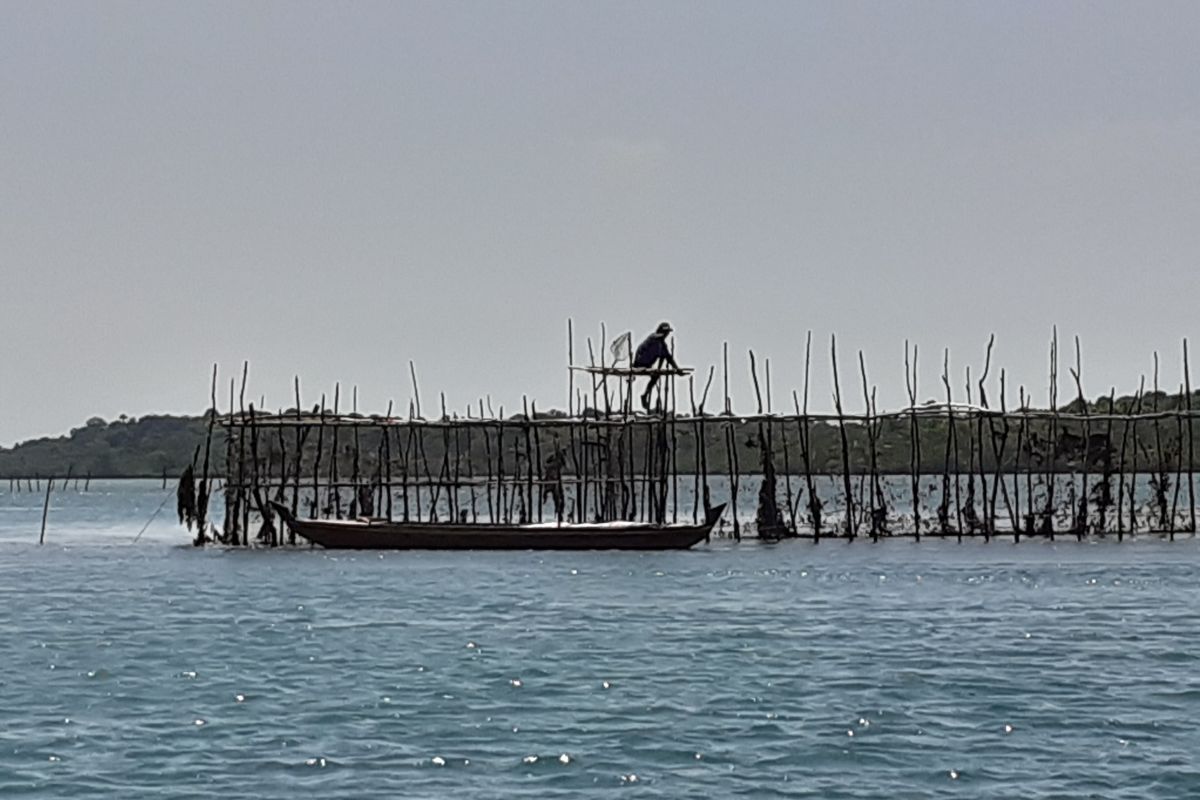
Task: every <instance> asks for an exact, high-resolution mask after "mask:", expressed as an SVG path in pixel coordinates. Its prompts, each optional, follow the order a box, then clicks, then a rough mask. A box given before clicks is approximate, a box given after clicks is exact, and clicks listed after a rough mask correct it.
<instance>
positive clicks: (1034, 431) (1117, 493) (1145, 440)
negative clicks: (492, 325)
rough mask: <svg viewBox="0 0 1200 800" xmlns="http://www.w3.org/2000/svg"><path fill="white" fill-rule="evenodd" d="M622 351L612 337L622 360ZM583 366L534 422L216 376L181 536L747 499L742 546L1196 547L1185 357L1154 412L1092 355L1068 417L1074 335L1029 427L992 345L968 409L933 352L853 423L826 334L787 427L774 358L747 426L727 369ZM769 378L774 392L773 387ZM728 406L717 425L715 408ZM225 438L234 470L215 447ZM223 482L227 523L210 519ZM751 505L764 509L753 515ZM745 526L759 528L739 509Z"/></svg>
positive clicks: (657, 510) (913, 361)
mask: <svg viewBox="0 0 1200 800" xmlns="http://www.w3.org/2000/svg"><path fill="white" fill-rule="evenodd" d="M604 341H606V337H605V336H604V334H603V333H602V338H601V342H602V343H603V342H604ZM587 347H588V353H589V359H588V362H587V364H586V365H577V364H576V363H575V359H574V332H573V328H572V326H570V325H568V357H569V362H570V363H569V369H570V376H571V377H570V387H569V394H568V404H567V408H566V409H565V410H556V411H549V412H544V411H539V410H538V408H537V406H536V404H535V403H532V402H529V401H528V400H525V401H524V402H523V404H522V407H521V409H520V410H519V411H518V412H517V413H515V414H509V415H507V416H506V415H505V412H504V409H503V408H501V409H499V410H498V411H493V409H492V408H491V404H490V402H488V401H485V400H480V401H478V403H476V404H474V405H472V406H469V407H466V408H464V409H462V410H461V411H452V410H450V409H448V408H447V406H446V402H445V397H444V395H443V396H440V405H439V408H438V410H437V412H436V414H433V415H428V414H426V413H425V411H424V409H423V408H422V403H421V394H420V389H419V386H418V383H417V375H416V370H415V368H413V367H412V365H411V363H410V374H411V377H412V392H413V394H412V399H411V401H410V403H409V407H408V409H407V413H404V414H395V413H394V409H393V408H392V407H391V406H389V407H388V408H387V410H386V412H385V413H383V414H379V415H364V414H362V413H360V412H359V409H358V398H357V390H352V391H351V393H350V394H351V397H350V402H349V408H346V402H345V398H344V397H343V396H342V392H341V389H340V387H338V388H335V389H334V392H333V396H332V398H330V397H327V396H322V397H321V398H320V401H319V402H317V403H315V404H314V405H312V406H311V407H309V406H306V405H304V404H303V403H302V398H301V394H300V381H299V379H298V378H297V379H296V380H295V384H294V397H293V398H292V403H291V407H290V408H286V409H279V410H277V411H274V412H267V411H264V410H263V409H262V408H258V407H255V405H254V404H253V403H250V404H247V403H246V401H245V396H246V381H247V374H248V365H244V366H243V370H242V375H241V388H240V391H236V392H235V390H236V389H237V386H236V384H235V383H234V382H233V381H231V382H230V386H229V403H228V407H227V409H225V410H224V411H218V410H217V409H218V405H217V396H216V395H217V375H216V370H215V368H214V372H213V391H212V398H211V399H212V406H211V408H212V411H211V412H210V414H209V434H208V437H207V440H206V442H205V443H204V445H203V446H202V447H200V448H199V449H198V450H197V453H196V458H195V461H194V463H193V465H192V467H191V468H189V469H188V471H187V472H186V473H185V474H184V476H183V478H182V479H181V481H180V487H179V510H180V516H181V519H184V520H186V521H187V522H188V524H189V527H194V528H195V530H196V531H197V537H196V542H197V543H198V544H203V543H206V542H208V541H212V540H217V541H220V542H223V543H226V544H229V545H234V546H248V545H253V544H258V545H264V546H279V545H284V544H295V539H294V538H293V536H292V535H291V534H289V533H288V532H286V531H284V530H281V525H280V524H279V523H278V522H277V521H276V515H275V514H274V512H273V511H272V506H271V504H272V503H279V504H281V505H284V506H287V507H289V508H290V510H291V512H292V513H293V514H295V515H296V516H298V517H312V518H356V517H381V518H387V519H396V520H404V521H415V520H423V521H429V522H450V521H455V522H462V521H470V522H480V521H484V522H486V521H491V522H503V523H506V524H512V523H517V524H520V523H532V522H540V523H545V522H553V521H556V520H557V521H559V522H577V521H593V520H595V521H609V520H641V521H649V522H657V523H668V522H679V521H684V520H689V519H690V520H693V521H694V520H699V519H702V518H703V516H704V509H706V508H708V507H710V506H712V505H715V504H717V503H720V502H727V501H730V500H732V501H733V502H732V503H731V509H732V510H731V511H727V512H726V520H725V526H724V527H723V533H726V534H728V535H730V536H732V537H733V538H735V539H741V538H742V535H743V533H747V534H753V535H756V536H757V537H759V538H762V539H773V540H774V539H783V538H791V537H803V538H809V539H812V540H814V541H819V540H821V539H824V538H831V537H837V538H846V539H854V538H858V537H869V538H871V539H879V538H882V537H888V536H911V537H915V538H917V539H920V538H921V537H926V536H937V537H956V538H959V539H961V538H964V537H982V538H985V539H990V538H993V537H1000V536H1003V537H1011V538H1013V539H1016V540H1019V539H1020V538H1022V537H1028V536H1046V537H1050V538H1053V537H1056V536H1070V537H1074V538H1080V539H1081V538H1083V537H1084V536H1093V535H1110V534H1111V535H1114V536H1116V537H1118V538H1123V537H1124V536H1126V535H1129V534H1133V533H1146V532H1160V533H1163V534H1164V535H1166V536H1170V537H1172V538H1173V537H1174V535H1175V534H1176V533H1179V532H1188V533H1193V534H1194V533H1195V531H1196V502H1195V492H1196V481H1195V469H1196V466H1197V464H1196V460H1195V448H1194V423H1195V417H1196V414H1197V413H1200V412H1195V411H1193V409H1192V400H1193V395H1192V391H1191V386H1190V370H1189V367H1188V363H1187V342H1186V341H1185V342H1184V343H1183V375H1184V380H1183V383H1182V384H1181V385H1180V387H1179V391H1178V392H1177V393H1173V394H1170V395H1168V394H1166V393H1164V392H1162V391H1161V390H1160V389H1159V386H1158V361H1157V356H1155V370H1154V378H1153V384H1152V386H1151V388H1150V389H1149V390H1147V388H1146V385H1145V380H1144V379H1143V380H1142V384H1141V387H1140V388H1139V390H1138V392H1137V394H1136V395H1134V396H1132V397H1125V398H1121V399H1120V400H1118V398H1117V396H1116V392H1115V390H1113V391H1112V392H1111V393H1110V395H1109V397H1108V398H1102V399H1101V400H1098V401H1095V402H1092V403H1089V402H1088V401H1087V400H1086V399H1085V398H1084V395H1083V388H1082V382H1081V378H1080V371H1081V364H1080V361H1081V360H1080V355H1079V343H1078V340H1076V342H1075V366H1074V367H1073V368H1070V370H1069V372H1070V375H1071V379H1072V380H1071V384H1072V388H1073V389H1074V392H1073V395H1074V396H1073V399H1072V400H1071V401H1070V402H1067V403H1065V404H1060V403H1059V400H1058V389H1059V373H1058V355H1059V353H1058V341H1057V334H1055V336H1054V339H1053V340H1052V343H1051V349H1050V403H1049V405H1048V407H1047V408H1045V409H1037V408H1033V407H1032V406H1031V401H1030V399H1029V397H1028V396H1027V394H1026V392H1025V390H1024V388H1023V387H1022V388H1020V390H1019V393H1018V397H1019V404H1018V405H1017V406H1016V407H1014V408H1009V407H1008V405H1007V400H1006V395H1007V391H1006V386H1005V383H1006V376H1005V374H1004V372H1003V371H1002V370H1001V371H1000V372H999V392H998V394H997V395H996V396H995V400H996V402H995V403H994V404H993V403H992V402H991V401H992V400H993V398H992V397H990V396H989V394H988V391H987V387H988V377H989V374H990V372H991V353H992V342H991V341H989V343H988V346H987V350H986V355H985V361H984V365H983V369H982V371H981V372H980V374H979V377H978V379H977V380H976V381H974V382H973V381H972V380H971V378H970V372H969V371H968V373H967V381H966V384H965V389H966V392H965V397H962V396H960V397H959V398H958V399H956V398H955V396H954V391H953V389H952V381H951V377H950V374H949V360H948V354H946V355H945V357H944V359H943V363H944V368H943V376H942V389H943V391H944V394H945V399H944V401H942V400H939V401H937V402H926V403H923V404H922V403H918V399H917V398H918V395H917V351H916V348H915V347H913V348H910V347H908V346H907V345H906V348H905V373H906V383H907V395H908V398H909V401H910V402H909V405H908V406H907V407H905V408H903V409H900V410H894V411H880V410H878V409H877V407H876V390H875V388H874V387H873V386H872V385H871V383H870V381H869V379H868V375H867V369H866V365H865V361H864V359H863V356H862V354H861V353H859V357H858V365H857V366H858V380H856V381H855V383H856V384H859V385H860V387H861V398H862V404H863V410H862V411H861V412H858V413H852V412H849V411H847V410H846V402H845V400H846V397H845V396H844V395H843V382H842V378H841V373H840V366H839V363H838V358H837V343H836V339H835V338H831V342H830V366H831V370H832V376H833V384H832V388H833V406H834V408H833V411H832V412H831V413H830V412H822V413H817V412H812V411H810V410H809V383H810V381H809V377H810V374H811V364H812V337H811V334H810V335H809V337H808V340H807V342H806V344H805V352H804V382H803V387H802V389H800V390H798V391H793V392H791V393H790V397H789V399H790V400H791V403H790V406H791V407H790V408H789V409H787V410H786V411H779V410H777V409H776V408H775V403H774V400H773V397H772V388H771V367H770V362H769V361H764V362H762V368H761V370H760V366H759V361H758V360H757V359H756V357H755V355H754V353H753V352H750V353H749V367H750V369H749V373H750V378H751V381H752V384H753V390H754V397H755V399H756V406H757V408H756V411H755V412H754V413H752V414H737V413H735V412H734V410H733V408H732V403H731V396H730V390H729V357H728V346H726V348H725V351H724V354H723V359H722V361H723V365H722V366H723V368H722V379H723V380H722V384H723V395H722V396H721V397H720V398H715V399H714V397H713V396H712V389H713V382H714V377H715V375H716V368H715V367H711V368H709V369H708V370H707V372H706V373H705V374H703V375H696V374H692V373H691V371H690V370H676V369H651V370H633V369H630V368H628V367H626V366H623V365H617V366H614V365H611V364H609V363H606V360H605V349H604V348H603V347H601V348H599V357H598V358H597V356H596V353H597V349H596V348H595V347H594V346H593V343H592V341H591V340H588V342H587ZM760 376H761V378H762V380H761V381H760ZM652 377H653V378H654V379H655V387H654V392H653V394H652V408H651V410H650V412H649V413H644V412H640V411H638V410H637V408H636V407H635V405H634V400H635V397H636V394H635V390H634V385H635V383H639V385H640V382H641V381H643V380H649V379H650V378H652ZM713 406H717V408H715V409H714V408H713ZM218 432H220V433H222V434H223V436H224V447H223V448H222V449H221V452H222V453H223V455H221V456H220V457H219V460H220V463H218V456H217V455H216V451H215V450H214V447H213V439H214V436H215V435H217V433H218ZM218 476H219V477H220V478H221V479H222V480H223V493H224V502H223V504H222V505H223V508H222V510H221V512H220V516H221V519H220V520H219V521H218V520H216V519H210V518H209V513H210V512H209V505H210V504H209V500H210V496H211V495H212V494H213V486H214V485H215V481H216V480H217V478H218ZM739 500H741V501H742V502H741V503H740V505H739V502H738V501H739ZM739 510H740V511H741V512H742V513H740V514H739V513H738V511H739Z"/></svg>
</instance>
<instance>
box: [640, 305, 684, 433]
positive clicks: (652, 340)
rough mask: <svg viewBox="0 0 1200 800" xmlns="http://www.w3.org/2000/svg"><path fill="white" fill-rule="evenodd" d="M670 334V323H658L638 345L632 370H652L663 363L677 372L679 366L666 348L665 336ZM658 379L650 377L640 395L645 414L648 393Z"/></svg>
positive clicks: (647, 404)
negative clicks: (652, 331)
mask: <svg viewBox="0 0 1200 800" xmlns="http://www.w3.org/2000/svg"><path fill="white" fill-rule="evenodd" d="M670 333H671V323H669V322H663V323H660V324H659V326H658V327H657V328H655V329H654V333H652V334H650V335H649V336H647V337H646V340H645V341H644V342H642V343H641V344H639V345H638V349H637V353H636V354H635V355H634V357H633V368H634V369H653V368H655V367H657V366H658V364H659V362H661V361H665V362H667V364H668V365H670V367H671V369H674V370H678V369H679V365H678V364H676V363H675V357H674V356H673V355H671V350H670V349H669V348H668V347H667V336H668V335H670ZM658 378H659V375H658V374H654V375H651V376H650V382H649V383H647V384H646V391H645V392H643V393H642V408H643V409H645V410H646V411H647V412H649V411H650V393H651V392H652V391H653V390H654V386H655V384H657V383H658Z"/></svg>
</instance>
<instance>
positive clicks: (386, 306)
mask: <svg viewBox="0 0 1200 800" xmlns="http://www.w3.org/2000/svg"><path fill="white" fill-rule="evenodd" d="M0 19H2V21H3V24H0V142H2V143H3V146H2V147H0V444H3V445H9V444H11V443H13V442H16V441H19V440H23V439H26V438H28V437H33V436H43V435H59V434H63V433H65V432H67V431H68V430H69V429H70V428H72V427H77V426H79V425H82V424H83V422H84V420H86V419H87V418H88V417H91V416H93V415H99V416H102V417H105V418H108V419H111V418H114V417H116V416H117V415H119V414H129V415H131V416H142V415H144V414H148V413H199V412H200V411H202V410H203V409H204V408H206V407H207V405H208V401H209V393H210V378H211V371H212V368H213V365H214V364H216V365H217V366H218V371H219V382H220V384H221V387H222V388H221V391H220V395H221V397H222V399H221V401H220V405H221V406H222V407H223V408H225V407H227V403H228V400H227V399H226V397H227V395H228V391H229V389H228V381H229V379H230V378H232V377H234V376H238V375H240V372H241V367H242V363H243V361H249V363H250V379H249V387H248V389H247V395H248V397H250V398H255V399H258V398H260V397H265V399H266V403H267V405H268V406H269V407H278V406H286V405H288V404H290V403H291V402H292V393H293V378H294V376H299V377H300V381H301V390H302V401H303V402H304V404H305V405H309V404H312V403H315V402H317V400H318V399H319V396H320V394H321V393H323V392H326V393H329V394H330V395H332V392H333V387H334V384H335V383H338V382H340V383H341V385H342V387H343V394H344V395H349V393H350V392H351V389H350V387H352V386H357V387H358V392H359V405H360V408H361V409H362V410H364V411H367V412H378V413H382V412H383V411H385V410H386V407H387V404H388V402H389V400H394V401H395V403H396V406H397V408H401V409H405V410H407V407H408V403H409V401H410V398H411V394H412V390H411V381H410V377H409V366H408V365H409V361H410V360H412V361H414V362H415V364H416V369H417V373H418V376H419V380H420V385H421V393H422V398H421V399H422V405H423V409H424V410H425V411H426V412H427V413H428V412H429V411H430V410H431V409H435V408H436V407H437V405H438V402H439V401H438V394H439V392H444V394H445V397H446V402H447V404H448V405H449V406H450V408H451V409H452V410H458V411H460V412H461V411H462V410H463V409H465V407H466V406H467V405H468V404H476V403H477V402H478V399H479V398H481V397H484V396H489V397H490V398H491V399H492V403H493V405H494V406H497V407H498V406H500V405H504V406H505V407H506V413H508V410H510V409H515V408H516V407H517V406H518V405H519V404H520V403H521V401H522V398H523V397H524V396H528V397H529V398H531V399H533V400H534V401H536V403H537V405H538V407H539V408H549V407H563V406H564V405H565V404H566V397H567V394H568V378H567V369H566V364H567V335H566V334H567V320H568V319H572V320H574V328H575V340H576V359H577V360H582V359H586V351H587V347H586V342H587V338H588V337H591V338H592V340H593V343H594V346H596V347H599V346H600V342H599V340H600V334H601V325H602V324H603V325H604V326H605V333H606V335H607V338H609V339H611V338H613V337H614V336H615V335H616V334H617V333H620V332H622V331H626V330H631V331H632V332H633V334H634V337H635V340H636V339H640V338H641V337H642V336H644V335H645V334H647V333H649V332H650V331H651V330H653V328H654V327H655V326H656V325H657V324H658V322H660V321H662V320H669V321H670V322H671V323H672V324H673V325H674V327H675V329H676V335H675V348H676V355H677V357H678V360H679V361H680V362H681V363H682V364H685V365H692V366H695V367H697V368H698V369H699V370H700V371H701V373H703V372H706V371H707V369H708V367H709V366H710V365H716V366H717V375H718V379H717V382H716V383H717V385H718V388H719V385H720V383H721V380H720V371H721V354H722V346H723V343H725V342H728V346H729V351H730V365H731V366H730V370H731V373H732V374H731V379H730V382H731V386H732V388H733V395H734V405H735V407H736V408H738V409H739V410H743V411H752V410H754V400H753V390H752V388H751V383H750V380H749V373H748V350H749V349H753V350H754V351H755V354H756V356H757V358H758V359H759V360H760V362H761V360H762V359H765V358H769V359H770V360H771V369H772V383H773V389H774V395H775V398H774V405H775V406H783V405H790V392H791V390H792V389H793V388H799V387H800V386H801V385H802V382H803V377H804V349H805V338H806V336H807V334H808V332H809V331H811V332H812V336H813V341H814V346H813V350H814V353H813V362H812V368H811V382H812V383H811V395H812V399H811V401H810V406H811V407H812V408H814V409H818V410H827V409H829V408H831V406H832V401H831V386H832V382H831V377H830V359H829V351H830V345H831V336H835V335H836V337H837V346H838V353H839V364H840V366H841V372H842V375H841V379H842V388H843V391H844V392H845V393H846V395H847V398H848V399H847V404H848V406H850V407H858V408H861V406H862V399H861V398H862V390H861V378H860V377H859V376H858V374H857V359H858V352H859V351H862V352H863V354H864V358H865V363H866V365H867V368H868V371H869V381H870V383H871V384H872V385H877V386H878V404H879V406H880V407H881V408H898V407H901V406H903V405H906V404H907V400H906V395H905V382H904V376H905V371H904V347H905V342H906V341H909V342H912V343H914V344H916V345H917V346H918V347H919V354H920V355H919V358H918V378H919V380H918V394H919V396H920V398H921V399H922V400H924V399H927V398H932V397H941V396H944V388H943V387H942V385H941V377H940V376H941V373H942V367H943V351H944V349H945V348H949V353H950V370H951V377H952V382H953V385H954V391H955V394H956V398H955V399H962V396H963V388H964V386H965V383H966V376H965V370H966V369H967V368H968V367H970V368H971V370H972V375H973V376H975V377H973V380H975V379H977V376H978V374H979V370H980V369H981V368H982V365H983V360H984V350H985V346H986V343H987V341H988V338H989V336H991V335H992V334H994V335H995V337H996V346H995V351H994V353H993V359H992V372H991V375H990V380H991V382H992V383H993V384H994V388H992V389H991V392H992V399H993V402H995V392H997V391H998V383H995V381H997V380H998V377H999V374H998V373H999V369H1000V368H1001V367H1003V368H1004V369H1005V371H1006V379H1007V381H1006V384H1007V386H1008V389H1009V402H1010V403H1015V401H1016V393H1017V389H1016V387H1017V386H1019V385H1024V386H1026V387H1028V389H1029V390H1030V391H1031V392H1032V393H1033V395H1034V399H1035V401H1037V402H1043V403H1044V402H1045V399H1046V392H1047V367H1048V355H1047V354H1048V343H1049V340H1050V337H1051V332H1052V329H1053V328H1054V326H1057V330H1058V335H1059V338H1060V346H1061V351H1062V355H1061V356H1060V363H1061V365H1062V367H1061V372H1062V373H1063V378H1062V380H1063V386H1062V387H1061V388H1060V390H1059V391H1060V396H1062V395H1069V394H1071V393H1073V391H1074V389H1073V387H1072V386H1071V383H1070V380H1071V379H1070V377H1069V375H1067V374H1066V367H1067V366H1069V362H1073V361H1074V352H1073V349H1074V344H1073V339H1074V337H1075V336H1078V337H1080V340H1081V342H1082V355H1083V359H1082V364H1083V370H1082V382H1083V385H1084V390H1085V392H1086V393H1087V394H1088V395H1089V396H1093V397H1094V396H1097V395H1100V394H1105V393H1107V392H1108V391H1109V389H1110V387H1113V386H1115V387H1116V389H1117V391H1118V392H1132V391H1133V390H1135V389H1136V388H1137V384H1138V380H1139V377H1140V376H1141V375H1146V376H1147V380H1151V379H1152V369H1153V354H1154V352H1155V351H1158V352H1159V354H1160V357H1161V359H1162V370H1161V376H1160V378H1161V383H1162V385H1163V386H1164V387H1167V388H1169V389H1171V390H1175V389H1177V387H1178V385H1179V382H1180V381H1181V379H1182V378H1181V367H1180V364H1181V341H1182V340H1183V339H1184V338H1185V337H1192V338H1195V336H1196V334H1197V333H1198V332H1200V330H1198V326H1197V324H1196V322H1195V320H1196V319H1197V313H1198V310H1200V308H1198V306H1200V273H1198V270H1197V267H1198V265H1200V224H1198V223H1200V81H1197V80H1196V76H1197V75H1200V48H1197V47H1196V42H1197V41H1200V4H1197V3H1191V2H1180V3H1170V2H1153V3H1150V2H1148V3H1128V2H1116V3H1108V2H1078V3H1076V2H1047V1H1045V0H1038V2H1004V3H995V2H986V3H975V2H953V3H951V2H929V3H924V2H922V3H918V2H895V3H890V2H889V3H882V2H879V3H858V2H829V3H825V2H780V3H775V2H755V3H741V2H728V3H713V2H698V1H696V2H693V1H689V2H643V1H639V2H603V3H600V2H594V3H583V2H544V3H542V2H519V1H518V2H503V3H501V2H492V3H482V2H472V3H443V2H417V3H411V2H385V3H370V2H356V3H303V2H286V3H285V2H275V3H273V2H258V3H231V2H221V3H213V2H195V1H190V2H139V3H128V2H104V3H95V2H84V3H75V2H57V3H31V2H10V0H0ZM1197 366H1198V368H1200V361H1197ZM1197 383H1200V377H1197ZM718 405H719V401H718Z"/></svg>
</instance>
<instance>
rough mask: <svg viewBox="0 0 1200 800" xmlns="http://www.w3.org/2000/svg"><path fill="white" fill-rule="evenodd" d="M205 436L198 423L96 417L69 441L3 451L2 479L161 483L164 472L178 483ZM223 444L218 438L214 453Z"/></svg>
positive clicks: (163, 418) (161, 417)
mask: <svg viewBox="0 0 1200 800" xmlns="http://www.w3.org/2000/svg"><path fill="white" fill-rule="evenodd" d="M206 431H207V425H206V423H205V421H204V419H202V418H200V417H176V416H168V415H159V416H147V417H142V418H141V419H138V420H133V419H129V418H126V419H125V421H120V420H118V421H116V422H105V421H104V420H103V419H101V418H100V417H92V418H91V419H89V420H88V421H87V422H86V423H85V424H84V426H83V427H81V428H74V429H73V430H72V431H71V433H70V434H69V435H67V436H59V437H54V438H50V437H47V438H42V439H32V440H30V441H27V442H22V443H20V444H18V445H16V446H15V447H12V448H0V476H5V477H14V476H32V475H57V476H62V475H66V474H67V470H68V469H69V470H70V471H71V473H72V474H73V475H81V476H82V475H91V476H92V477H95V478H147V477H158V476H160V475H162V474H163V471H164V470H165V471H166V473H167V474H168V475H170V476H171V477H177V476H178V475H179V474H180V473H182V472H183V470H184V468H185V467H186V466H187V465H188V464H190V463H191V461H192V454H193V452H194V451H195V449H196V447H197V445H202V444H203V443H204V437H205V433H206ZM220 441H221V437H220V436H215V437H214V439H213V444H214V450H215V449H216V447H217V446H218V445H219V443H220ZM220 458H221V459H223V458H224V454H223V451H222V455H221V456H220Z"/></svg>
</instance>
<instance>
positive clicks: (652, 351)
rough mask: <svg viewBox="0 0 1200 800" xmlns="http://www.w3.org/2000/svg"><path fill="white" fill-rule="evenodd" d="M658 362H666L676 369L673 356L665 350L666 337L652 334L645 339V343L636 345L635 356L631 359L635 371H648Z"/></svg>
mask: <svg viewBox="0 0 1200 800" xmlns="http://www.w3.org/2000/svg"><path fill="white" fill-rule="evenodd" d="M659 361H666V362H667V363H668V364H670V365H671V366H672V367H675V368H676V369H678V366H677V365H676V364H675V358H674V356H672V355H671V351H670V350H669V349H667V339H666V337H664V336H659V335H658V334H656V333H652V334H650V335H649V336H647V337H646V341H644V342H642V343H641V344H639V345H638V349H637V354H636V355H635V356H634V357H633V366H634V367H635V368H637V369H649V368H650V367H653V366H654V365H655V364H657V363H658V362H659Z"/></svg>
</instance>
